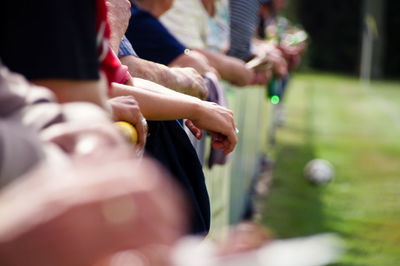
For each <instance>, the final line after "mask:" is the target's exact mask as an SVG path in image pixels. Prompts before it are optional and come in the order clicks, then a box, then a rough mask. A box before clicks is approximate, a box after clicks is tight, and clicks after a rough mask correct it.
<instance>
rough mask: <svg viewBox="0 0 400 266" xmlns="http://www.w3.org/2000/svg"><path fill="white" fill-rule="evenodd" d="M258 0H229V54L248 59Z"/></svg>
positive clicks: (255, 23) (258, 4)
mask: <svg viewBox="0 0 400 266" xmlns="http://www.w3.org/2000/svg"><path fill="white" fill-rule="evenodd" d="M259 6H260V0H230V15H231V47H230V50H229V52H228V54H229V55H231V56H234V57H237V58H239V59H242V60H244V61H246V60H248V59H249V57H250V47H251V37H252V36H253V34H254V31H255V29H256V25H257V21H258V20H257V17H258V9H259Z"/></svg>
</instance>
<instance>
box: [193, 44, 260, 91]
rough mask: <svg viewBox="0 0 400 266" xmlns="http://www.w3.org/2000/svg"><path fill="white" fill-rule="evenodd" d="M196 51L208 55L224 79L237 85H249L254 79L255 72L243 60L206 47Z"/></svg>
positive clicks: (212, 64)
mask: <svg viewBox="0 0 400 266" xmlns="http://www.w3.org/2000/svg"><path fill="white" fill-rule="evenodd" d="M196 51H198V52H199V53H201V54H202V55H204V56H205V57H207V59H208V61H209V63H210V64H211V66H213V67H214V68H215V69H216V70H217V71H218V73H219V74H220V75H221V77H222V79H224V80H226V81H229V82H231V83H232V84H234V85H237V86H246V85H249V84H250V83H251V81H252V80H253V77H254V72H253V71H252V70H251V69H249V68H247V67H246V65H245V63H244V62H243V61H242V60H240V59H237V58H234V57H231V56H227V55H224V54H218V53H214V52H211V51H207V50H204V49H196Z"/></svg>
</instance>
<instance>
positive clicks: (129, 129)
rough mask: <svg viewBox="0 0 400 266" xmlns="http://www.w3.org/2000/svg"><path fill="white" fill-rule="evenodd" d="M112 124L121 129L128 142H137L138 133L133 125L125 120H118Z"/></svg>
mask: <svg viewBox="0 0 400 266" xmlns="http://www.w3.org/2000/svg"><path fill="white" fill-rule="evenodd" d="M114 124H115V125H116V126H117V127H118V128H119V129H120V130H121V132H122V133H123V134H124V135H125V137H126V138H127V139H128V141H129V142H131V143H132V144H136V143H137V142H138V133H137V130H136V128H135V127H134V126H133V125H131V124H129V123H128V122H125V121H118V122H115V123H114Z"/></svg>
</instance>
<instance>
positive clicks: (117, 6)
mask: <svg viewBox="0 0 400 266" xmlns="http://www.w3.org/2000/svg"><path fill="white" fill-rule="evenodd" d="M107 7H108V20H109V22H110V27H111V36H110V43H111V46H112V49H113V51H114V53H115V54H118V57H119V59H120V61H121V63H122V64H123V65H126V66H128V69H129V72H130V74H131V75H132V77H136V78H142V79H146V80H149V81H152V82H154V83H157V84H160V85H162V86H164V87H166V88H170V89H172V90H175V91H177V92H181V93H184V94H187V95H191V96H194V97H197V98H199V99H202V100H205V99H206V98H207V94H208V90H207V87H206V86H205V83H204V80H203V78H202V77H201V76H200V74H199V73H198V72H197V71H196V70H195V69H193V68H190V67H183V68H181V67H172V68H170V67H167V66H165V65H162V64H158V63H155V62H152V61H148V60H144V59H142V58H139V57H138V56H137V54H136V52H135V51H134V50H133V47H132V45H131V43H130V42H129V40H128V39H127V38H126V37H125V35H124V34H125V32H126V30H127V27H128V24H129V19H130V17H131V12H130V7H131V4H130V2H129V1H128V0H108V1H107Z"/></svg>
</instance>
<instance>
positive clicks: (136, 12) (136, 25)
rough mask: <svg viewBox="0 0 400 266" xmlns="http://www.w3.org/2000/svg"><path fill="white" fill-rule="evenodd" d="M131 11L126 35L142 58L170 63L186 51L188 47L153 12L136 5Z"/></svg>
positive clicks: (165, 63)
mask: <svg viewBox="0 0 400 266" xmlns="http://www.w3.org/2000/svg"><path fill="white" fill-rule="evenodd" d="M131 12H132V17H131V19H130V22H129V27H128V30H127V31H126V34H125V36H126V37H127V38H128V40H129V41H130V42H131V44H132V46H133V48H134V49H135V52H136V53H137V54H138V56H139V57H140V58H143V59H146V60H149V61H153V62H157V63H160V64H164V65H169V64H170V63H171V62H172V61H174V60H175V59H176V58H177V57H178V56H180V55H181V54H183V53H184V52H185V49H186V47H185V46H184V45H182V44H181V43H180V42H179V41H178V40H177V39H176V38H175V37H174V36H173V35H172V34H171V33H170V32H169V31H168V30H167V29H166V28H165V27H164V25H162V24H161V22H160V21H159V20H158V19H157V18H156V17H154V16H153V15H152V14H150V13H149V12H147V11H144V10H141V9H138V8H137V7H134V6H132V9H131Z"/></svg>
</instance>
